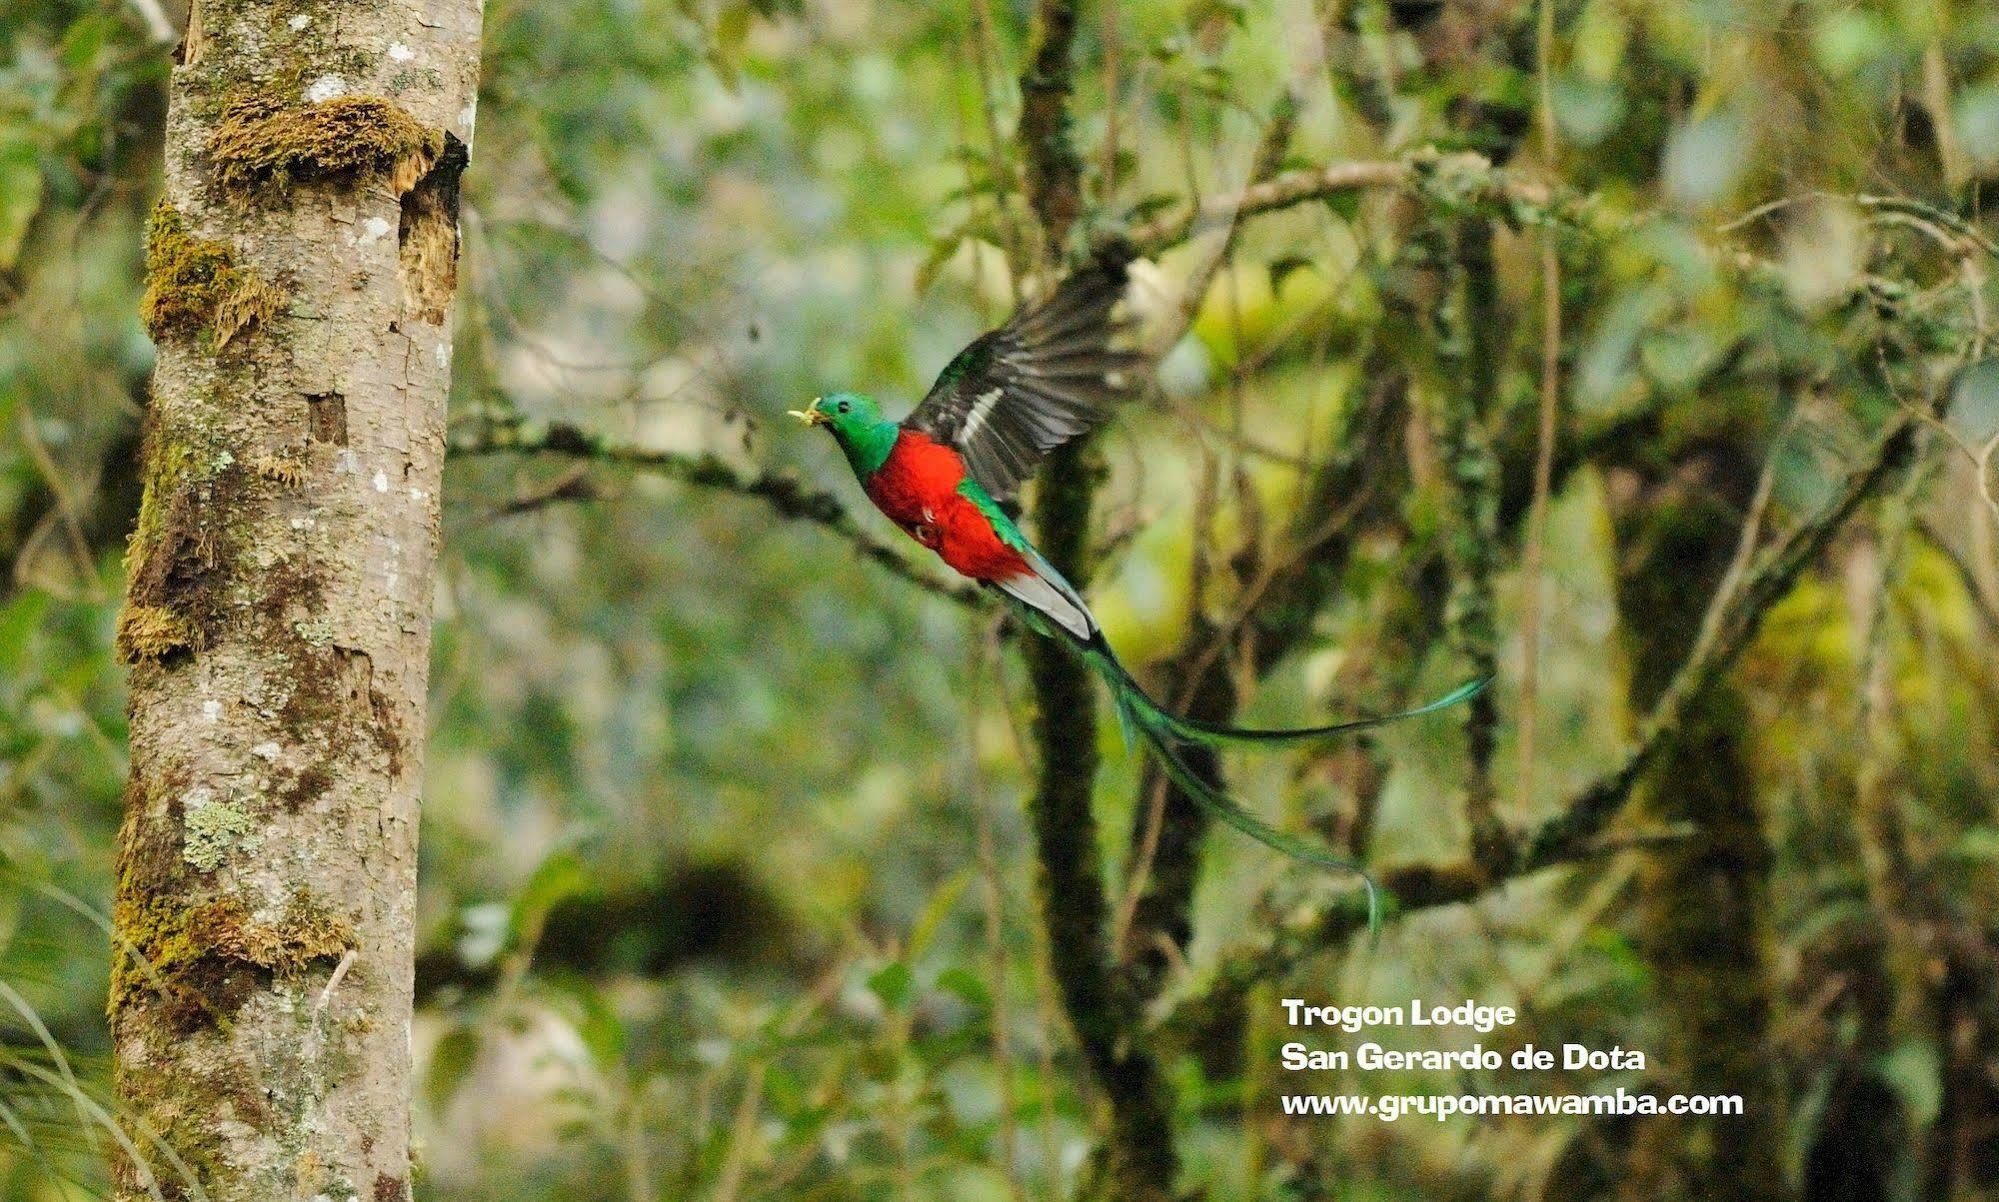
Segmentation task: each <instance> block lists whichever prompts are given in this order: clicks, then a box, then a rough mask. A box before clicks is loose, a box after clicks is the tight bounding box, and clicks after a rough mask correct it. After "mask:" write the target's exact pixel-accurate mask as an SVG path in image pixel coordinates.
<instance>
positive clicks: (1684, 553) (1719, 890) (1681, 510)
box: [1618, 437, 1790, 1200]
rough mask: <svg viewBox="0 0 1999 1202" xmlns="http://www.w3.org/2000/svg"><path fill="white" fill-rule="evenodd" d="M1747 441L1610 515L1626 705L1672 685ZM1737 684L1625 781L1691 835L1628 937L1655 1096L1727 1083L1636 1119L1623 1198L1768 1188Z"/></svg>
mask: <svg viewBox="0 0 1999 1202" xmlns="http://www.w3.org/2000/svg"><path fill="white" fill-rule="evenodd" d="M1747 441H1748V440H1747V438H1746V437H1742V438H1738V439H1734V440H1728V441H1721V440H1717V441H1716V442H1715V443H1713V444H1711V445H1710V446H1708V447H1706V448H1700V447H1695V448H1692V450H1691V454H1690V455H1689V456H1688V457H1687V458H1686V459H1685V460H1683V463H1684V464H1687V465H1690V466H1686V467H1683V468H1682V474H1681V476H1680V477H1679V478H1676V479H1675V480H1673V481H1670V482H1666V483H1662V484H1658V485H1655V486H1653V487H1651V488H1649V489H1647V490H1645V492H1644V495H1643V496H1641V497H1640V498H1639V499H1638V504H1636V505H1634V506H1632V508H1631V510H1630V511H1629V512H1628V513H1626V514H1625V515H1623V517H1622V518H1621V520H1620V521H1619V522H1618V536H1619V537H1618V544H1619V551H1620V554H1619V558H1620V560H1622V561H1623V562H1625V563H1628V564H1630V565H1631V566H1630V570H1629V572H1628V573H1626V574H1625V575H1624V576H1623V577H1622V579H1621V580H1620V581H1619V586H1618V590H1619V595H1618V607H1619V610H1620V611H1621V613H1622V616H1623V621H1624V625H1625V627H1626V629H1627V630H1629V631H1630V632H1631V643H1630V646H1631V657H1632V680H1631V694H1632V701H1633V709H1634V710H1636V711H1637V712H1641V713H1642V712H1645V711H1646V710H1648V709H1650V708H1651V707H1652V705H1653V703H1654V702H1656V701H1657V700H1658V698H1659V697H1660V695H1661V694H1662V693H1664V691H1665V690H1666V689H1667V688H1668V687H1670V685H1671V683H1672V680H1673V678H1674V676H1675V675H1676V673H1677V671H1678V666H1679V665H1680V663H1681V662H1682V661H1683V660H1684V659H1685V657H1686V655H1687V653H1688V649H1689V648H1690V647H1691V646H1692V645H1693V644H1694V642H1695V640H1696V638H1697V634H1698V628H1699V625H1700V615H1701V611H1702V609H1703V607H1704V606H1705V604H1706V600H1707V598H1708V597H1709V596H1710V595H1712V594H1713V592H1714V590H1715V588H1716V587H1717V586H1718V583H1719V581H1720V580H1721V578H1722V576H1723V574H1724V572H1725V571H1726V568H1727V565H1728V562H1729V559H1730V557H1731V555H1732V554H1733V552H1734V548H1735V545H1736V542H1737V539H1738V536H1739V529H1738V527H1739V517H1738V515H1739V514H1740V513H1741V512H1743V511H1744V510H1745V509H1746V508H1747V507H1748V505H1749V498H1750V494H1751V493H1752V492H1753V490H1754V482H1755V476H1756V469H1755V466H1754V464H1753V462H1751V461H1750V460H1749V459H1748V458H1747V456H1746V453H1745V450H1744V447H1743V446H1742V444H1743V443H1746V442H1747ZM1754 763H1755V755H1754V736H1753V734H1752V731H1751V729H1750V722H1749V716H1748V713H1747V706H1746V703H1745V702H1744V700H1743V698H1742V695H1741V693H1740V691H1739V690H1738V689H1737V688H1736V687H1734V686H1733V685H1731V684H1728V683H1726V682H1724V683H1720V684H1717V685H1715V686H1714V687H1713V688H1711V689H1710V690H1709V691H1708V693H1707V695H1706V696H1705V697H1704V698H1703V699H1702V700H1701V701H1700V702H1698V703H1697V704H1696V708H1695V709H1694V710H1693V711H1692V712H1691V713H1689V714H1688V715H1687V717H1686V720H1685V721H1684V722H1683V723H1682V725H1681V728H1680V730H1679V731H1678V733H1677V735H1676V736H1675V737H1674V738H1673V740H1672V741H1671V743H1670V744H1669V746H1668V747H1667V748H1666V749H1665V750H1664V751H1663V752H1662V753H1661V755H1660V757H1659V759H1658V762H1657V763H1656V764H1655V765H1654V766H1653V767H1652V769H1651V770H1650V771H1649V772H1647V773H1646V774H1645V775H1644V776H1643V777H1642V778H1641V779H1640V780H1639V783H1638V786H1637V789H1636V791H1635V797H1636V799H1637V803H1638V805H1639V807H1640V808H1641V809H1642V810H1643V811H1644V812H1645V814H1646V815H1647V817H1648V818H1651V819H1653V820H1654V821H1657V822H1659V823H1660V824H1685V825H1688V826H1691V827H1692V828H1694V830H1695V831H1697V832H1698V836H1697V838H1696V839H1694V840H1693V841H1691V842H1689V843H1688V844H1687V845H1686V846H1685V847H1683V848H1676V849H1669V850H1666V851H1663V852H1661V853H1660V854H1658V855H1655V856H1652V857H1649V858H1648V859H1647V860H1646V862H1645V867H1644V869H1643V871H1642V873H1641V875H1640V878H1639V881H1640V886H1639V898H1638V903H1637V907H1636V920H1637V925H1636V944H1637V948H1638V952H1639V955H1640V956H1641V957H1642V958H1643V960H1644V962H1645V964H1646V966H1647V968H1648V969H1649V970H1650V972H1651V974H1652V979H1653V982H1654V986H1653V988H1654V993H1655V1009H1656V1013H1657V1015H1658V1027H1659V1034H1658V1039H1659V1046H1658V1049H1657V1063H1656V1066H1655V1077H1654V1080H1655V1081H1657V1082H1658V1083H1659V1085H1660V1088H1661V1090H1662V1091H1664V1090H1666V1089H1671V1090H1674V1091H1678V1092H1684V1093H1689V1094H1739V1095H1741V1097H1742V1100H1743V1113H1742V1114H1741V1115H1737V1116H1732V1117H1728V1118H1718V1119H1717V1118H1709V1119H1689V1120H1687V1121H1685V1122H1675V1123H1661V1124H1651V1125H1641V1127H1640V1129H1639V1131H1638V1133H1637V1136H1636V1138H1635V1139H1633V1140H1632V1141H1631V1142H1630V1144H1629V1154H1628V1162H1627V1165H1626V1169H1627V1172H1626V1175H1625V1178H1624V1185H1623V1195H1622V1196H1624V1197H1626V1198H1633V1199H1637V1198H1662V1197H1687V1198H1712V1199H1728V1198H1739V1199H1745V1200H1746V1199H1758V1200H1762V1199H1779V1198H1784V1197H1788V1196H1789V1193H1790V1191H1789V1189H1788V1187H1787V1185H1786V1183H1785V1180H1784V1169H1783V1160H1782V1149H1783V1131H1784V1117H1785V1116H1784V1110H1783V1099H1782V1096H1781V1093H1780V1091H1779V1088H1778V1081H1777V1077H1776V1074H1775V1072H1774V1071H1773V1070H1772V1068H1771V1064H1772V1061H1773V1059H1774V1056H1773V1053H1772V1050H1771V1049H1772V1037H1771V1025H1772V1022H1773V1010H1774V1001H1773V998H1774V989H1773V986H1772V978H1773V975H1774V970H1773V968H1772V960H1773V959H1774V956H1775V952H1774V950H1773V949H1772V946H1771V933H1770V932H1771V926H1772V918H1771V898H1770V869H1771V862H1772V853H1771V849H1770V845H1769V840H1768V836H1767V835H1766V833H1765V827H1764V822H1765V819H1764V815H1763V810H1762V804H1761V800H1760V798H1759V797H1758V795H1757V786H1756V780H1755V775H1754V771H1753V765H1754Z"/></svg>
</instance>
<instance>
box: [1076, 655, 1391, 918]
mask: <svg viewBox="0 0 1999 1202" xmlns="http://www.w3.org/2000/svg"><path fill="white" fill-rule="evenodd" d="M1113 695H1114V696H1115V697H1116V700H1117V706H1118V717H1119V720H1120V721H1122V722H1124V723H1125V724H1126V726H1125V729H1126V730H1127V731H1128V730H1130V729H1131V727H1133V726H1136V727H1137V728H1138V730H1139V732H1140V733H1141V734H1142V735H1143V736H1144V737H1145V744H1146V746H1147V747H1148V748H1149V749H1150V750H1151V751H1152V754H1153V755H1154V756H1155V757H1157V758H1158V760H1159V766H1160V767H1161V768H1162V769H1164V770H1165V772H1166V775H1167V777H1168V778H1170V779H1171V780H1172V781H1173V783H1174V785H1176V786H1178V788H1179V790H1180V792H1181V793H1183V794H1185V795H1186V796H1187V797H1188V798H1189V799H1191V800H1192V801H1193V802H1194V804H1195V805H1197V806H1199V807H1201V809H1202V810H1203V811H1205V812H1206V813H1207V815H1208V817H1210V818H1213V819H1214V820H1215V821H1217V822H1222V823H1226V824H1227V825H1229V826H1232V827H1234V828H1235V829H1236V830H1238V831H1241V832H1242V833H1243V834H1245V835H1248V836H1249V837H1250V838H1252V839H1254V840H1256V841H1257V842H1258V843H1261V844H1263V845H1264V846H1265V847H1268V848H1270V849H1271V850H1272V851H1276V852H1281V853H1283V854H1284V855H1287V856H1290V857H1291V858H1292V859H1295V860H1303V861H1304V862H1306V863H1308V864H1317V865H1319V866H1320V867H1322V868H1332V869H1336V870H1338V871H1342V872H1351V873H1353V874H1354V875H1355V876H1357V877H1359V878H1360V882H1361V884H1362V886H1364V887H1365V888H1366V889H1367V933H1368V938H1369V939H1370V940H1375V939H1379V938H1380V937H1381V897H1380V893H1379V892H1378V891H1377V890H1376V888H1375V884H1374V878H1373V877H1372V876H1370V875H1369V874H1368V871H1367V869H1365V868H1362V867H1361V866H1360V864H1359V863H1357V862H1356V861H1353V860H1350V859H1347V858H1346V857H1344V856H1339V855H1335V854H1333V852H1331V851H1330V850H1328V849H1327V848H1325V847H1322V846H1320V845H1318V844H1316V843H1313V842H1311V841H1310V840H1307V839H1301V838H1299V837H1297V836H1295V835H1287V834H1285V833H1284V832H1283V831H1280V830H1278V829H1277V828H1276V827H1274V826H1271V825H1270V824H1269V823H1267V822H1265V821H1264V820H1263V819H1261V818H1258V817H1257V816H1256V815H1255V814H1252V813H1250V812H1249V811H1248V810H1246V809H1244V808H1243V807H1242V806H1241V805H1238V804H1237V803H1236V802H1235V801H1234V800H1232V799H1231V798H1229V797H1228V796H1227V795H1225V794H1222V793H1219V792H1217V791H1216V790H1215V789H1214V788H1213V787H1212V786H1211V785H1209V784H1208V783H1207V782H1206V781H1204V780H1202V779H1201V778H1200V776H1199V775H1197V774H1196V773H1195V772H1194V770H1193V769H1191V768H1189V767H1188V766H1187V763H1186V761H1185V760H1183V759H1181V758H1180V749H1179V748H1178V747H1176V746H1175V745H1174V744H1173V743H1172V742H1171V741H1170V739H1169V736H1168V733H1167V731H1166V730H1165V729H1164V728H1163V727H1162V725H1161V724H1160V723H1159V722H1158V721H1157V719H1156V718H1155V717H1154V716H1153V715H1154V714H1156V713H1157V709H1156V707H1154V708H1152V709H1150V710H1148V709H1144V708H1138V707H1135V706H1133V705H1132V698H1133V694H1132V693H1131V692H1130V691H1126V690H1120V689H1116V688H1115V686H1113ZM1138 696H1141V697H1142V696H1144V694H1142V693H1141V694H1138Z"/></svg>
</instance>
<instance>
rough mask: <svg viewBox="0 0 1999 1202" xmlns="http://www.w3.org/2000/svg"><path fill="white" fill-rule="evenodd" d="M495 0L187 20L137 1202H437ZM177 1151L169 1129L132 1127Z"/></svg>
mask: <svg viewBox="0 0 1999 1202" xmlns="http://www.w3.org/2000/svg"><path fill="white" fill-rule="evenodd" d="M480 21H481V6H480V4H479V3H478V0H424V2H423V3H395V4H377V5H345V4H334V3H326V2H323V0H286V2H283V3H249V2H243V0H196V3H195V4H194V6H193V10H192V12H191V14H190V17H189V24H188V29H187V33H186V38H185V40H184V42H183V43H182V45H181V47H180V49H179V50H178V51H177V53H176V56H175V57H176V64H177V65H176V66H175V68H174V71H173V80H172V86H171V99H170V108H169V114H168V120H167V131H166V153H165V171H166V183H165V192H164V197H163V199H162V200H161V202H160V207H159V209H158V211H157V213H156V214H155V217H154V220H153V222H152V224H151V227H150V229H149V241H148V246H147V271H148V285H149V287H148V291H147V294H146V299H145V319H146V324H147V328H148V330H149V332H150V333H151V334H152V337H153V340H154V342H155V343H156V344H157V346H158V348H159V359H158V364H157V367H156V368H155V372H154V377H153V397H152V403H151V408H150V411H149V412H148V414H147V418H146V433H145V438H144V447H143V451H142V470H143V473H144V476H145V485H146V488H145V497H144V501H143V503H142V505H141V509H140V515H139V520H138V524H137V528H136V529H135V530H134V531H133V534H132V538H131V547H130V553H129V556H128V561H127V568H128V581H127V598H126V608H125V610H124V612H123V614H122V615H121V618H120V622H119V632H118V633H119V650H120V653H121V655H122V656H123V657H124V658H125V659H126V661H127V662H128V663H129V664H130V665H131V695H130V711H131V751H132V769H131V782H130V785H129V788H128V791H127V798H126V802H127V812H126V820H125V826H124V829H123V831H122V832H121V835H120V846H119V857H120V858H119V879H118V892H117V901H116V925H117V932H118V937H119V940H120V943H121V950H122V952H123V953H124V954H123V955H122V956H121V958H120V963H119V965H118V967H117V970H116V972H115V974H114V978H113V983H112V993H111V999H110V1014H111V1023H112V1031H113V1037H114V1041H115V1054H116V1061H117V1064H116V1076H117V1085H118V1090H119V1093H120V1096H121V1098H122V1100H123V1102H124V1104H125V1106H126V1107H127V1108H128V1110H129V1112H130V1114H131V1117H132V1120H133V1127H134V1129H135V1140H136V1142H138V1143H139V1144H140V1145H141V1146H142V1147H143V1148H145V1149H146V1150H147V1156H146V1163H143V1164H141V1163H137V1162H127V1163H125V1164H123V1165H121V1166H120V1168H119V1174H118V1187H119V1194H120V1197H123V1198H143V1197H150V1196H154V1195H155V1193H156V1192H157V1194H159V1195H163V1196H165V1197H168V1198H196V1197H206V1198H210V1199H214V1200H215V1202H238V1200H256V1202H268V1200H270V1199H279V1198H315V1197H318V1198H332V1199H365V1200H367V1202H395V1200H398V1199H407V1198H408V1197H409V1196H410V1188H409V1168H410V1161H409V1132H408V1127H409V1107H408V1101H409V1095H410V1090H409V1073H410V1065H409V1060H410V1044H409V1021H410V993H411V965H412V959H413V950H414V934H415V931H414V919H415V913H414V911H415V887H416V832H417V796H418V786H419V782H420V780H421V775H422V764H423V754H422V753H423V742H424V726H425V711H424V691H425V684H426V678H427V665H428V657H429V651H430V634H429V631H430V615H431V595H432V582H433V577H434V573H435V560H436V553H437V542H438V489H439V482H440V477H441V472H442V466H443V456H444V409H445V392H446V385H447V382H448V379H449V372H450V362H451V329H450V322H449V318H448V309H449V304H450V300H451V296H452V293H453V290H454V286H455V283H456V266H455V265H456V258H457V203H458V200H457V198H458V176H459V173H460V172H461V171H462V170H463V168H464V166H465V163H466V156H467V147H468V145H469V144H470V142H471V136H472V128H471V127H472V118H473V103H474V98H475V96H476V90H477V83H478V47H479V34H480ZM142 1128H143V1129H144V1130H149V1131H150V1132H151V1133H152V1134H153V1135H155V1136H157V1137H158V1141H157V1142H153V1141H152V1140H151V1139H150V1138H149V1136H148V1135H146V1134H144V1133H143V1132H142V1130H141V1129H142Z"/></svg>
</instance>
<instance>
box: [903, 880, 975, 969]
mask: <svg viewBox="0 0 1999 1202" xmlns="http://www.w3.org/2000/svg"><path fill="white" fill-rule="evenodd" d="M971 883H972V870H971V869H969V868H965V869H961V870H959V871H958V873H957V874H956V875H954V876H952V877H951V879H950V880H948V881H945V882H944V883H943V884H942V885H939V886H938V887H937V892H935V893H933V894H931V895H930V900H929V901H928V902H926V903H924V906H923V912H922V913H921V914H918V915H917V916H916V925H914V926H912V927H911V928H910V929H909V947H908V948H907V949H906V950H905V951H904V952H903V954H902V958H903V960H904V961H906V962H908V963H915V962H916V961H917V960H920V959H922V958H923V953H924V952H926V951H928V950H929V949H930V942H931V940H933V939H935V938H936V937H937V928H938V927H940V926H942V925H943V923H944V919H945V918H946V917H947V916H949V914H950V913H951V909H952V907H954V906H956V905H957V904H958V899H959V898H960V897H961V896H963V895H964V892H965V886H966V885H969V884H971Z"/></svg>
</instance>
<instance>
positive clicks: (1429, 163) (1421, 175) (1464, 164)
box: [1125, 149, 1593, 256]
mask: <svg viewBox="0 0 1999 1202" xmlns="http://www.w3.org/2000/svg"><path fill="white" fill-rule="evenodd" d="M1382 189H1393V190H1403V191H1410V192H1415V193H1420V194H1423V195H1425V196H1428V197H1430V198H1431V199H1432V200H1434V201H1436V202H1437V203H1439V204H1443V205H1448V206H1455V207H1462V208H1469V209H1473V210H1475V211H1485V212H1491V213H1493V214H1494V215H1497V216H1503V217H1505V218H1507V219H1508V220H1510V221H1513V222H1516V223H1518V224H1521V225H1551V224H1552V225H1569V226H1576V227H1588V226H1590V225H1592V224H1593V222H1592V220H1591V214H1590V212H1589V207H1590V205H1589V200H1588V199H1587V198H1585V197H1581V196H1577V195H1573V194H1570V193H1568V192H1566V191H1562V190H1559V189H1555V188H1551V187H1549V186H1548V185H1546V184H1542V183H1537V182H1534V181H1532V180H1527V179H1522V178H1519V177H1517V176H1515V175H1513V174H1512V173H1511V172H1508V171H1506V170H1504V169H1503V168H1499V167H1494V166H1493V165H1492V161H1491V160H1490V159H1487V158H1486V157H1485V156H1484V155H1481V154H1473V153H1471V152H1469V151H1460V152H1455V153H1449V154H1446V153H1444V152H1442V151H1438V150H1435V149H1425V150H1421V151H1418V152H1416V153H1414V154H1411V155H1408V156H1406V157H1404V158H1400V159H1385V160H1374V161H1362V162H1349V163H1329V164H1327V165H1326V166H1323V167H1309V168H1303V169H1300V170H1297V171H1286V172H1284V173H1282V174H1280V175H1274V176H1272V177H1270V178H1269V179H1267V180H1264V181H1262V182H1260V183H1256V184H1252V185H1250V186H1249V187H1247V188H1244V189H1243V190H1242V191H1240V192H1236V193H1233V194H1231V195H1227V196H1216V197H1211V198H1209V199H1208V200H1205V201H1203V202H1201V203H1200V204H1199V205H1196V206H1190V207H1184V208H1182V209H1181V210H1180V211H1179V212H1177V213H1169V214H1166V215H1165V216H1162V217H1159V218H1156V219H1154V220H1152V221H1148V222H1146V223H1144V224H1142V225H1139V226H1137V227H1135V228H1133V229H1131V230H1129V231H1127V232H1126V234H1125V238H1127V239H1128V240H1129V241H1130V243H1131V244H1132V245H1133V246H1134V247H1136V248H1137V249H1138V252H1139V253H1140V254H1142V255H1147V256H1152V255H1157V254H1159V253H1160V252H1162V251H1166V250H1170V249H1171V248H1173V247H1175V246H1178V245H1179V244H1180V243H1182V242H1185V241H1187V240H1188V239H1190V238H1194V237H1198V236H1200V235H1201V234H1205V233H1209V232H1211V231H1214V230H1219V229H1226V228H1228V227H1229V226H1231V225H1233V224H1234V223H1236V222H1238V221H1241V220H1242V219H1243V218H1246V217H1254V216H1256V215H1258V214H1260V213H1271V212H1276V211H1277V210H1280V209H1288V208H1291V207H1293V206H1295V205H1300V204H1304V203H1305V202H1307V201H1313V200H1325V199H1327V198H1329V197H1333V196H1341V195H1345V194H1347V193H1351V192H1366V191H1378V190H1382Z"/></svg>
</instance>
